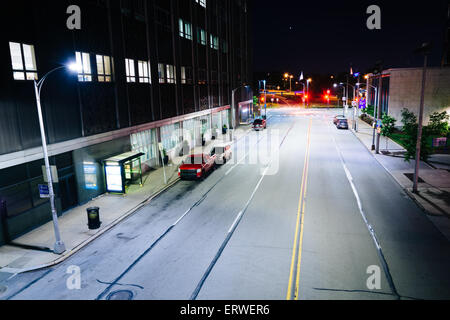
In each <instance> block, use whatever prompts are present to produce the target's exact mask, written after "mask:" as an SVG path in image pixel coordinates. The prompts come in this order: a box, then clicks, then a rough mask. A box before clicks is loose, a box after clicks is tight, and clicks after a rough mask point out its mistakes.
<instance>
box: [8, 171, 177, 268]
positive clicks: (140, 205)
mask: <svg viewBox="0 0 450 320" xmlns="http://www.w3.org/2000/svg"><path fill="white" fill-rule="evenodd" d="M179 181H180V179H179V178H177V179H176V180H174V181H173V182H172V183H170V184H168V185H167V186H165V187H164V188H162V189H161V190H159V191H157V192H156V193H154V194H152V195H151V196H150V197H149V198H147V199H146V200H144V201H143V202H141V203H140V204H138V205H137V206H136V207H134V208H132V209H130V210H128V212H126V213H125V214H124V215H123V216H121V217H120V218H118V219H117V220H115V221H114V222H112V223H111V224H109V225H108V226H106V227H105V228H104V229H103V230H101V231H99V232H98V233H96V234H95V235H93V236H91V237H90V238H89V239H87V240H85V241H84V242H82V243H80V244H79V245H78V246H76V247H75V248H73V249H72V250H70V251H69V252H68V253H67V254H64V255H63V256H62V257H60V258H59V259H56V260H54V261H53V262H50V263H47V264H43V265H40V266H36V267H31V268H25V269H13V268H1V269H0V272H7V273H12V274H15V275H16V274H21V273H26V272H31V271H38V270H41V269H46V268H50V267H54V266H56V265H58V264H61V263H62V262H64V261H66V260H67V259H69V258H70V257H71V256H73V255H74V254H75V253H77V252H79V251H80V250H81V249H83V248H85V247H86V246H87V245H89V244H90V243H92V242H93V241H94V240H96V239H97V238H99V237H100V236H102V235H103V234H105V233H106V232H108V231H109V230H111V229H112V228H114V227H115V226H117V225H118V224H119V223H121V222H122V221H124V220H125V219H127V218H129V217H130V216H132V215H133V214H134V213H136V212H137V211H138V210H139V209H141V208H142V207H144V206H146V205H147V204H148V203H149V202H151V201H152V200H154V199H155V198H156V197H158V196H159V195H161V194H162V193H164V192H165V191H167V190H168V189H170V188H172V187H173V186H174V185H175V184H177V183H178V182H179Z"/></svg>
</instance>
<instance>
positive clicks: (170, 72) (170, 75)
mask: <svg viewBox="0 0 450 320" xmlns="http://www.w3.org/2000/svg"><path fill="white" fill-rule="evenodd" d="M166 68H167V74H166V75H167V83H177V81H176V76H175V67H174V66H171V65H167V66H166Z"/></svg>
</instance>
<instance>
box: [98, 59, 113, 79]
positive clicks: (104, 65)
mask: <svg viewBox="0 0 450 320" xmlns="http://www.w3.org/2000/svg"><path fill="white" fill-rule="evenodd" d="M96 60H97V75H98V81H99V82H111V81H112V74H113V73H112V59H111V57H108V56H102V55H97V56H96Z"/></svg>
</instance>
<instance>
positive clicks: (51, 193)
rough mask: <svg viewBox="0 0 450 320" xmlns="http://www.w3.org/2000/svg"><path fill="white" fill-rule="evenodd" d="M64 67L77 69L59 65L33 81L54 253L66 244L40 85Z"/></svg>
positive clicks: (63, 249) (61, 251)
mask: <svg viewBox="0 0 450 320" xmlns="http://www.w3.org/2000/svg"><path fill="white" fill-rule="evenodd" d="M65 68H70V70H71V71H77V70H78V67H77V66H76V65H70V66H69V67H68V66H61V67H58V68H55V69H53V70H52V71H50V72H48V73H47V74H46V75H45V76H44V77H43V78H42V79H41V80H39V81H36V80H35V81H34V92H35V95H36V106H37V112H38V118H39V127H40V131H41V140H42V150H43V154H44V162H45V171H46V173H47V181H48V191H49V198H50V207H51V211H52V219H53V229H54V233H55V245H54V248H53V251H54V253H55V254H62V253H64V251H66V246H65V245H64V242H63V241H62V239H61V233H60V230H59V224H58V213H57V211H56V206H55V192H54V189H53V177H52V172H51V166H50V161H49V158H48V148H47V137H46V134H45V126H44V118H43V116H42V106H41V91H42V86H43V85H44V82H45V80H46V79H47V78H48V76H49V75H50V74H52V73H54V72H55V71H58V70H61V69H65Z"/></svg>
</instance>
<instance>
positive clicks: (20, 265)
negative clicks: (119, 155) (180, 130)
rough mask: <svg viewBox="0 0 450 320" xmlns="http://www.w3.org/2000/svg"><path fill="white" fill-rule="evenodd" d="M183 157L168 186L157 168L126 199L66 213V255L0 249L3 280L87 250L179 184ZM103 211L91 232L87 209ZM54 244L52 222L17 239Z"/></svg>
mask: <svg viewBox="0 0 450 320" xmlns="http://www.w3.org/2000/svg"><path fill="white" fill-rule="evenodd" d="M248 132H249V128H248V127H243V128H238V129H236V130H235V132H234V138H233V141H232V142H230V143H234V142H236V141H237V140H239V139H240V138H242V137H243V136H245V135H246V134H247V133H248ZM224 141H230V136H229V135H226V136H223V135H220V136H219V137H218V139H217V140H212V141H209V143H208V144H207V145H206V146H205V147H197V148H194V149H193V150H192V153H203V152H209V150H210V149H211V148H212V147H213V146H214V145H216V144H220V143H223V142H224ZM181 161H182V157H176V158H174V159H172V163H173V164H169V166H166V167H165V170H166V177H167V184H165V183H164V170H163V168H157V169H155V170H153V171H151V172H149V173H148V174H146V175H145V176H144V185H143V187H140V186H138V185H136V186H134V185H133V186H131V187H130V189H129V190H128V193H127V194H126V195H110V194H104V195H102V196H100V197H98V198H96V199H93V200H92V201H90V202H88V203H86V204H85V205H82V206H79V207H76V208H73V209H71V210H69V211H67V212H66V213H65V214H64V215H63V216H62V217H60V218H59V219H58V221H59V227H60V230H61V236H62V239H63V241H64V243H65V245H66V252H64V253H63V254H62V255H56V254H54V253H52V252H51V251H50V250H48V251H40V250H29V249H24V248H21V247H17V246H11V245H5V246H2V247H0V276H1V274H2V273H3V274H17V273H22V272H27V271H32V270H36V269H41V268H45V267H50V266H53V265H56V264H58V263H61V262H63V261H64V260H66V259H67V258H69V257H70V256H72V255H73V254H74V253H76V252H77V251H79V250H80V249H82V248H83V247H85V246H87V245H88V244H89V243H91V242H92V241H94V240H95V239H96V238H98V237H99V236H101V235H102V234H103V233H105V232H107V231H108V230H110V229H111V228H112V227H114V226H116V225H117V224H119V223H120V222H121V221H123V220H124V219H126V218H127V217H129V216H130V215H132V214H133V213H134V212H136V211H137V210H138V209H139V208H141V207H143V206H144V205H146V204H148V203H149V202H150V201H151V200H152V199H153V198H155V197H156V196H157V195H159V194H160V193H162V192H164V191H165V190H166V189H168V188H170V187H171V186H172V185H174V184H175V183H177V182H178V181H179V178H178V165H177V164H179V163H181ZM89 207H99V208H100V219H101V221H102V226H101V228H100V229H99V230H88V227H87V214H86V209H87V208H89ZM54 242H55V238H54V231H53V223H52V222H49V223H47V224H45V225H43V226H41V227H39V228H37V229H35V230H33V231H31V232H29V233H27V234H25V235H23V236H22V237H20V238H18V239H15V240H14V241H13V243H14V244H20V245H22V246H23V245H25V246H26V245H28V246H33V247H35V246H38V247H43V248H53V245H54Z"/></svg>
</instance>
